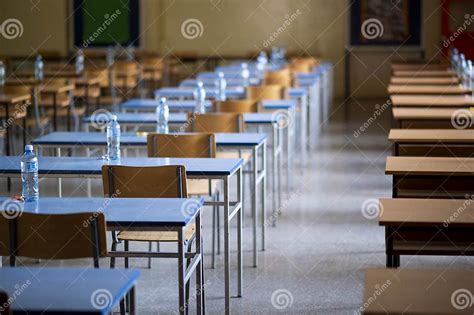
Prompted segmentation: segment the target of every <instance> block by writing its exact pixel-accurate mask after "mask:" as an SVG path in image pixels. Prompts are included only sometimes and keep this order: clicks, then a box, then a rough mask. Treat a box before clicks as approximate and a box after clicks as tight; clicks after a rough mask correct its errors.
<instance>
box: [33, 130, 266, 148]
mask: <svg viewBox="0 0 474 315" xmlns="http://www.w3.org/2000/svg"><path fill="white" fill-rule="evenodd" d="M266 138H267V135H266V134H265V133H217V134H216V144H217V145H218V146H239V147H243V146H250V147H254V146H257V145H259V144H261V143H263V141H265V139H266ZM31 143H32V144H33V145H70V146H77V145H85V146H87V145H101V146H106V145H107V134H106V133H105V132H65V131H61V132H52V133H49V134H47V135H44V136H41V137H38V138H36V139H34V140H33V141H31ZM146 144H147V138H146V135H144V134H136V133H122V135H121V137H120V145H121V146H146Z"/></svg>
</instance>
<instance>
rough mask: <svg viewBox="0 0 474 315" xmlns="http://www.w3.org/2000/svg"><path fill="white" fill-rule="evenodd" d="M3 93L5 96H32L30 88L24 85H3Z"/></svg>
mask: <svg viewBox="0 0 474 315" xmlns="http://www.w3.org/2000/svg"><path fill="white" fill-rule="evenodd" d="M3 92H4V93H5V94H32V88H31V87H30V86H25V85H5V86H4V87H3Z"/></svg>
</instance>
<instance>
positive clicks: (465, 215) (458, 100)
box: [361, 65, 474, 314]
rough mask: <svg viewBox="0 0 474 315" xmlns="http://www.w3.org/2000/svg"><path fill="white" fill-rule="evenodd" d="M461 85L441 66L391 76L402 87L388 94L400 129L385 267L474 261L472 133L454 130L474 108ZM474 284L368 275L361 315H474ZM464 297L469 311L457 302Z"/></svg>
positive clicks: (384, 201)
mask: <svg viewBox="0 0 474 315" xmlns="http://www.w3.org/2000/svg"><path fill="white" fill-rule="evenodd" d="M457 82H458V80H457V78H455V77H454V73H453V72H452V71H451V70H449V69H448V68H447V67H446V68H442V67H441V66H439V65H437V66H434V67H431V66H426V65H425V66H424V65H420V66H418V67H415V68H413V67H412V65H406V67H405V66H402V65H400V67H398V66H395V67H394V68H393V77H392V79H391V83H392V84H398V85H391V86H390V87H389V89H388V90H389V93H390V94H391V101H392V102H391V105H392V114H393V118H394V122H395V126H396V127H397V128H398V129H391V130H390V134H389V137H388V139H389V141H391V142H392V143H393V155H394V156H390V157H388V158H387V162H386V167H385V174H387V175H391V176H392V177H393V182H392V198H391V199H388V198H381V199H380V200H379V224H380V225H381V226H383V227H384V228H385V244H386V257H387V260H386V266H387V267H399V266H400V255H455V256H458V255H461V256H464V255H474V247H473V246H474V234H473V233H472V228H473V227H474V203H473V202H472V200H473V197H474V190H473V187H474V159H473V158H472V152H473V148H474V146H473V145H474V133H473V132H474V131H473V130H472V129H464V128H456V125H455V124H454V123H452V119H454V118H453V117H456V115H458V114H457V113H459V111H462V113H463V114H465V115H467V116H466V118H468V119H469V118H470V117H471V116H470V115H471V114H470V111H469V109H466V108H468V107H470V106H471V104H473V103H472V98H471V97H470V95H462V94H466V93H470V91H467V90H466V89H464V88H463V87H462V86H460V85H457ZM423 84H431V85H423ZM443 84H445V85H443ZM449 94H459V95H449ZM463 108H464V109H463ZM428 122H429V123H428ZM440 123H441V125H440ZM423 127H424V129H419V128H423ZM428 127H429V128H431V129H427V128H428ZM458 127H459V126H458ZM468 127H470V126H468ZM439 128H445V129H439ZM440 198H442V199H440ZM440 279H442V281H441V280H440ZM473 279H474V277H472V272H469V271H453V270H449V271H448V270H429V269H423V270H410V269H397V270H394V269H370V270H368V271H367V273H366V279H365V293H364V304H363V306H362V307H361V310H362V312H363V313H364V314H381V313H384V314H385V313H386V314H401V313H410V314H458V313H459V314H472V312H473V311H474V309H473V305H472V303H471V302H472V293H471V292H473V290H474V281H473ZM374 286H375V290H374ZM461 291H463V292H461ZM466 292H468V295H469V296H467V299H468V301H467V303H462V302H459V300H458V299H459V297H457V295H458V294H459V293H461V296H462V294H464V295H465V294H466ZM461 299H462V298H461Z"/></svg>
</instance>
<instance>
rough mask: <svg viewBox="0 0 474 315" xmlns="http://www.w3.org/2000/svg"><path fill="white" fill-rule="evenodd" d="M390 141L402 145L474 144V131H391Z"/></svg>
mask: <svg viewBox="0 0 474 315" xmlns="http://www.w3.org/2000/svg"><path fill="white" fill-rule="evenodd" d="M388 140H389V141H392V142H401V143H439V142H442V143H474V129H391V130H390V133H389V134H388Z"/></svg>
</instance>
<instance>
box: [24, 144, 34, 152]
mask: <svg viewBox="0 0 474 315" xmlns="http://www.w3.org/2000/svg"><path fill="white" fill-rule="evenodd" d="M25 151H28V152H33V146H32V145H31V144H27V145H25Z"/></svg>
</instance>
